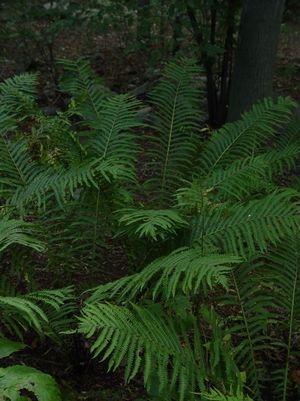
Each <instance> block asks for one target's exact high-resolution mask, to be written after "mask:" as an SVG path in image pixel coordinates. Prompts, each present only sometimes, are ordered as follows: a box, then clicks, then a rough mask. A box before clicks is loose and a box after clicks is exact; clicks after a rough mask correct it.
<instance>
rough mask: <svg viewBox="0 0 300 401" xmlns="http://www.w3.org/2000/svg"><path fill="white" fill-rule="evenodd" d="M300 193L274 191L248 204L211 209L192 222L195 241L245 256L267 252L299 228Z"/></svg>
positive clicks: (193, 239)
mask: <svg viewBox="0 0 300 401" xmlns="http://www.w3.org/2000/svg"><path fill="white" fill-rule="evenodd" d="M299 225H300V218H299V195H298V193H296V192H294V191H291V190H284V191H281V192H277V193H273V194H271V195H268V196H266V197H265V198H263V199H260V200H254V201H250V202H248V203H246V204H237V205H235V206H230V207H226V206H224V205H220V206H216V207H212V208H210V209H209V210H208V211H207V212H205V211H204V212H203V213H202V214H201V215H198V216H197V217H195V218H194V220H193V221H192V241H196V242H206V241H208V242H212V243H213V244H215V245H216V246H218V247H220V248H221V249H223V250H224V251H225V252H229V253H235V254H241V255H245V254H246V253H256V252H257V249H258V250H259V251H261V252H264V251H265V250H266V249H267V247H268V243H273V244H275V243H276V242H278V241H279V240H280V239H281V238H283V237H284V236H285V235H287V234H291V233H292V232H294V231H295V230H297V229H298V227H299Z"/></svg>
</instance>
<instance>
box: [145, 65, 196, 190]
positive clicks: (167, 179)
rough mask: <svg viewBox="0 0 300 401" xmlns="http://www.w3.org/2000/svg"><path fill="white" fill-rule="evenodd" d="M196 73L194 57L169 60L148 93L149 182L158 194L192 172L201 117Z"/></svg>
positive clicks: (178, 182) (174, 185) (177, 183)
mask: <svg viewBox="0 0 300 401" xmlns="http://www.w3.org/2000/svg"><path fill="white" fill-rule="evenodd" d="M199 73H200V70H199V68H198V67H197V65H196V62H195V61H194V60H189V59H187V60H186V59H182V60H178V61H177V62H171V63H169V64H168V65H167V67H166V69H165V71H164V75H163V78H162V80H161V82H160V83H159V84H158V85H157V87H156V88H155V89H154V90H153V92H152V94H151V97H150V100H151V104H152V106H153V107H154V116H153V121H152V123H151V128H152V129H153V130H154V133H151V136H150V138H149V141H150V142H151V145H152V149H151V152H150V153H149V156H150V158H151V162H150V166H149V167H150V168H151V169H152V170H153V172H154V174H153V177H151V179H150V180H149V183H151V184H152V185H153V187H154V191H156V192H157V191H159V192H158V195H159V196H163V197H164V196H166V194H168V193H169V192H170V191H172V190H174V188H176V187H178V185H179V184H180V181H181V179H183V178H185V177H186V176H187V174H188V173H190V172H191V167H192V161H193V157H194V156H195V154H196V150H197V139H199V133H198V135H197V129H198V127H199V121H200V114H199V89H198V88H197V87H195V86H194V85H193V81H194V80H195V79H196V77H197V75H198V74H199ZM197 137H198V138H197Z"/></svg>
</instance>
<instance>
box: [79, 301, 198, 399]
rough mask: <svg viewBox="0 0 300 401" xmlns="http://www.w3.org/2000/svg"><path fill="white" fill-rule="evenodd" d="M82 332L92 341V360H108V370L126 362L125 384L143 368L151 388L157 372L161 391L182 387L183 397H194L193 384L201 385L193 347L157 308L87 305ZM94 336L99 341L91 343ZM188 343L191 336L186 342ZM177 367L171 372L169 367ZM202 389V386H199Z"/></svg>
mask: <svg viewBox="0 0 300 401" xmlns="http://www.w3.org/2000/svg"><path fill="white" fill-rule="evenodd" d="M79 332H80V333H82V334H84V335H85V336H86V338H87V339H88V340H91V341H92V345H91V352H92V353H93V355H94V357H97V356H98V355H99V354H102V355H103V356H102V360H105V359H109V369H113V370H115V369H117V368H118V367H119V366H120V364H121V363H122V362H123V363H124V362H125V380H126V381H130V380H131V379H133V378H134V377H135V376H136V374H137V373H138V372H139V371H140V370H143V373H144V383H145V386H146V387H147V388H149V387H150V385H151V382H152V379H153V372H155V371H156V372H157V373H158V374H157V379H158V381H159V391H160V392H164V391H166V390H167V389H170V384H171V387H173V389H174V388H175V387H177V388H178V393H179V399H180V400H183V399H190V396H189V392H190V391H192V387H190V386H189V385H192V384H193V383H197V384H198V386H199V382H200V383H201V382H202V385H203V379H204V378H203V377H197V376H198V373H199V371H198V370H197V368H196V367H197V364H196V361H195V359H194V356H193V352H192V350H190V348H189V345H188V344H187V343H186V344H185V343H182V341H183V339H182V338H181V336H180V334H178V333H177V331H176V328H175V326H174V321H173V320H172V319H171V318H170V316H168V315H167V314H166V313H165V312H163V311H162V310H161V308H160V306H159V305H152V307H148V308H144V307H139V306H136V305H133V306H132V308H131V309H129V308H125V307H120V306H116V305H112V304H100V303H96V304H86V305H85V307H84V309H83V311H82V316H81V317H80V318H79ZM93 338H95V339H94V340H93ZM185 340H186V341H188V338H185ZM170 366H174V371H173V374H172V373H171V372H170V371H169V367H170ZM200 388H201V387H200Z"/></svg>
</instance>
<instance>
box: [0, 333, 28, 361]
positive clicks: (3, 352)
mask: <svg viewBox="0 0 300 401" xmlns="http://www.w3.org/2000/svg"><path fill="white" fill-rule="evenodd" d="M25 347H26V345H25V344H23V343H20V342H17V341H11V340H8V339H7V338H4V337H2V338H1V337H0V359H2V358H6V357H7V356H10V355H11V354H13V353H14V352H17V351H21V350H22V349H24V348H25Z"/></svg>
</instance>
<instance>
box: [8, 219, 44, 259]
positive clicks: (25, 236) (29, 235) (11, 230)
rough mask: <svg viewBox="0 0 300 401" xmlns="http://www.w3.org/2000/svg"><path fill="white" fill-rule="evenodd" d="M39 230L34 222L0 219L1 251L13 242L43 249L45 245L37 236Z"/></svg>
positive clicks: (38, 249)
mask: <svg viewBox="0 0 300 401" xmlns="http://www.w3.org/2000/svg"><path fill="white" fill-rule="evenodd" d="M36 235H37V230H36V227H35V225H34V224H32V223H27V222H25V221H22V220H13V219H11V220H8V219H2V220H0V251H3V250H4V249H6V248H7V247H8V246H10V245H12V244H20V245H24V246H28V247H30V248H33V249H35V250H36V251H39V252H41V251H43V250H44V248H45V245H44V244H43V242H42V241H40V240H39V239H37V238H35V236H36Z"/></svg>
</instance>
